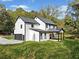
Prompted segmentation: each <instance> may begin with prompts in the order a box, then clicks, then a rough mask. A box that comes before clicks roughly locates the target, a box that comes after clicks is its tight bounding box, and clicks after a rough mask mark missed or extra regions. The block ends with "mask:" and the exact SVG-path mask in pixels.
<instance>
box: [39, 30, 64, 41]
mask: <svg viewBox="0 0 79 59" xmlns="http://www.w3.org/2000/svg"><path fill="white" fill-rule="evenodd" d="M39 34H40V35H39V39H40V40H39V41H47V40H55V41H62V40H64V33H63V32H59V31H57V32H56V31H52V32H49V31H46V32H39Z"/></svg>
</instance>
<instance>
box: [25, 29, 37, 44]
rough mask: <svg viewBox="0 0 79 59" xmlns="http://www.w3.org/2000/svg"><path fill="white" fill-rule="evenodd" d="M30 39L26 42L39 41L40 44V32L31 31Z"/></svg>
mask: <svg viewBox="0 0 79 59" xmlns="http://www.w3.org/2000/svg"><path fill="white" fill-rule="evenodd" d="M29 36H30V37H29V39H28V40H26V41H37V42H39V32H37V31H34V30H29Z"/></svg>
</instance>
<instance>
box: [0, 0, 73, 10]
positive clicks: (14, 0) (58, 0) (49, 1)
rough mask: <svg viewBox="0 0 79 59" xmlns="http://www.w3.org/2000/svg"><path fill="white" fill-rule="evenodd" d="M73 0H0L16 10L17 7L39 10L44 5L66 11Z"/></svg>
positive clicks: (7, 6)
mask: <svg viewBox="0 0 79 59" xmlns="http://www.w3.org/2000/svg"><path fill="white" fill-rule="evenodd" d="M71 1H72V0H0V3H1V4H4V5H5V6H6V8H7V9H11V10H15V9H16V8H19V7H21V8H23V9H24V10H26V11H31V10H35V11H39V10H40V9H41V8H43V7H47V6H48V5H51V6H58V7H59V8H60V10H61V11H66V9H67V6H68V4H69V2H71Z"/></svg>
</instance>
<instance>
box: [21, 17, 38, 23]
mask: <svg viewBox="0 0 79 59" xmlns="http://www.w3.org/2000/svg"><path fill="white" fill-rule="evenodd" d="M20 18H21V19H22V20H23V21H24V22H25V23H32V24H38V22H37V21H35V20H34V19H31V18H28V17H22V16H21V17H20Z"/></svg>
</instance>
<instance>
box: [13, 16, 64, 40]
mask: <svg viewBox="0 0 79 59" xmlns="http://www.w3.org/2000/svg"><path fill="white" fill-rule="evenodd" d="M59 32H63V31H61V30H60V29H57V26H56V25H55V24H54V23H53V22H52V21H51V20H48V19H45V18H43V17H35V19H30V18H27V17H18V18H17V21H16V23H15V29H14V35H15V39H17V40H25V41H45V40H49V39H53V38H55V37H58V35H57V33H59Z"/></svg>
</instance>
